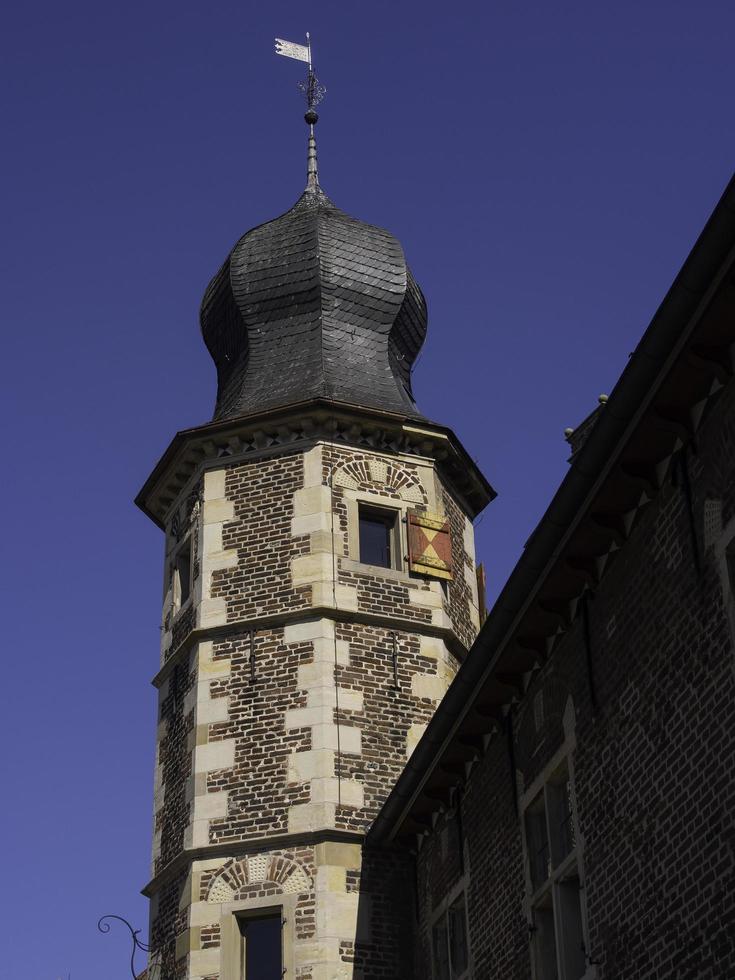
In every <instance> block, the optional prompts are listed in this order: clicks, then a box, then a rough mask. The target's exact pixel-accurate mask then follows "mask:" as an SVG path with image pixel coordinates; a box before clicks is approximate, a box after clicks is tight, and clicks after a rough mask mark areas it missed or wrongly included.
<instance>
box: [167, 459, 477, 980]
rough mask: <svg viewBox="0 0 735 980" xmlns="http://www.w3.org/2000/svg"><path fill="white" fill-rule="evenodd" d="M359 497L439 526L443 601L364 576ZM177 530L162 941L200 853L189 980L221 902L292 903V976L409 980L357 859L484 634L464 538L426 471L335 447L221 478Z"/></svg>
mask: <svg viewBox="0 0 735 980" xmlns="http://www.w3.org/2000/svg"><path fill="white" fill-rule="evenodd" d="M365 496H367V498H368V499H370V500H379V501H381V502H384V504H385V505H394V506H395V507H396V508H397V509H399V510H400V511H401V513H405V509H406V508H407V507H417V506H418V507H423V508H425V509H428V510H431V511H434V512H437V511H438V512H444V513H446V514H447V516H448V517H449V519H450V522H451V526H452V534H453V542H452V543H453V559H454V562H455V566H456V570H457V579H456V581H455V582H453V583H451V585H450V586H449V588H448V589H446V590H445V589H444V588H443V587H442V585H441V584H440V583H439V582H438V581H436V580H434V581H432V580H429V579H426V578H422V577H419V576H411V575H409V573H408V571H407V570H406V569H405V566H404V568H403V569H395V570H385V572H383V571H382V570H381V569H376V568H374V567H372V566H364V565H361V564H360V562H359V560H358V559H359V555H358V554H356V552H355V549H354V539H355V532H356V527H355V519H356V515H357V510H356V501H357V500H358V499H363V498H364V497H365ZM174 512H175V513H176V515H177V525H176V526H177V531H178V534H175V533H174V532H173V530H171V531H170V532H169V538H168V540H169V548H168V555H167V565H169V566H170V564H171V562H172V558H173V556H174V554H175V550H176V547H177V546H178V545H177V542H179V541H181V540H183V536H185V535H187V534H188V535H190V539H191V542H192V553H193V557H192V561H193V563H194V568H195V572H196V575H195V580H194V587H193V589H192V597H191V599H190V600H189V603H188V604H187V606H185V607H184V608H183V609H181V610H180V611H177V610H176V608H175V595H174V593H173V592H172V590H171V588H169V590H168V592H167V596H166V602H165V606H164V630H163V657H162V662H163V668H162V672H161V675H160V679H161V680H162V687H161V695H162V699H161V719H162V723H161V726H160V730H159V741H160V748H159V784H158V787H157V796H156V800H157V803H156V807H157V811H156V812H157V818H156V819H157V827H158V836H159V838H160V853H159V854H158V855H157V861H156V864H155V867H154V871H155V873H156V874H157V875H159V876H160V881H159V882H158V883H156V884H155V888H154V890H155V891H157V892H158V893H159V899H158V905H157V906H154V909H155V908H158V909H159V911H158V912H157V913H155V912H154V921H153V929H154V933H155V935H156V936H167V937H168V936H169V931H170V929H171V919H170V914H169V913H168V912H165V913H164V912H163V911H161V910H162V909H168V904H166V902H162V898H161V896H163V895H164V894H166V895H167V894H169V891H170V889H171V887H172V886H171V885H170V884H168V880H169V875H170V872H169V871H168V869H169V868H170V867H171V861H173V860H174V859H176V858H177V856H179V855H182V851H184V852H186V855H188V854H189V853H190V852H194V853H193V857H188V856H187V857H186V860H187V861H188V863H189V864H190V866H191V867H192V869H193V870H192V872H191V874H192V883H191V893H192V894H191V897H190V898H188V899H187V898H186V894H185V893H184V895H183V896H182V897H180V908H179V913H178V915H179V918H178V919H177V922H178V926H177V928H178V933H179V934H178V940H177V943H176V963H177V965H176V968H175V969H176V970H177V971H179V972H180V971H181V970H182V969H183V970H184V972H183V974H181V975H183V976H187V977H191V978H195V977H204V976H206V977H207V978H216V977H218V976H219V974H220V967H221V965H220V955H221V942H222V922H223V921H224V920H223V918H222V916H225V919H226V913H225V912H223V911H222V910H223V908H224V907H225V906H226V905H227V904H228V903H232V902H239V903H242V902H245V903H247V902H248V901H256V900H258V899H261V898H264V897H273V898H274V901H277V900H278V896H279V895H287V894H297V895H298V903H297V907H296V924H295V933H294V942H295V947H294V948H295V949H296V965H295V973H296V976H298V977H301V978H302V980H332V977H333V975H335V970H337V969H339V970H340V971H342V972H341V973H340V975H342V974H343V973H344V971H345V970H348V971H349V972H348V973H346V974H344V975H346V976H347V975H349V976H352V975H353V974H354V977H355V978H357V977H361V978H363V980H371V978H373V977H374V978H375V980H381V978H387V977H389V976H398V975H407V974H405V972H401V971H404V969H405V968H406V963H409V962H410V956H411V943H410V942H408V943H407V942H406V937H407V936H408V935H409V926H408V925H406V923H405V922H404V920H403V918H402V916H403V915H404V911H405V910H403V909H402V910H401V912H400V914H399V915H398V916H396V915H395V914H394V912H393V911H390V910H391V901H392V894H391V892H392V893H395V894H397V893H398V889H399V885H400V887H404V886H405V881H404V880H403V878H404V877H405V876H401V875H402V873H401V875H399V873H398V869H399V868H400V867H402V866H403V865H401V864H400V862H399V864H394V865H391V866H390V867H388V866H386V865H385V864H381V861H382V858H381V857H380V856H375V857H373V858H371V859H370V861H369V862H367V859H364V858H363V855H362V853H361V847H360V846H359V842H360V840H361V838H362V835H363V834H364V832H365V831H366V830H367V828H368V826H369V824H370V821H371V820H372V819H373V818H374V816H375V814H376V813H377V811H378V809H379V807H380V805H381V804H382V802H383V800H384V799H385V797H386V796H387V794H388V792H389V791H390V789H391V787H392V786H393V784H394V782H395V780H396V779H397V777H398V775H399V774H400V772H401V771H402V769H403V767H404V766H405V763H406V760H407V758H408V755H409V754H410V752H411V751H412V749H413V746H414V745H415V743H416V741H417V740H418V738H419V737H420V735H421V733H422V731H423V730H424V728H425V726H426V724H427V723H428V721H429V719H430V717H431V715H432V713H433V711H434V710H435V708H436V705H437V703H438V701H439V700H440V699H441V697H442V696H443V694H444V692H445V690H446V688H447V686H448V685H449V683H450V681H451V679H452V677H453V676H454V674H455V672H456V670H457V668H458V665H459V656H460V655H461V652H462V647H463V645H467V644H468V643H469V642H471V638H472V635H473V633H474V629H475V628H476V624H477V609H476V606H477V602H476V594H474V593H473V591H472V588H471V583H472V582H473V581H474V554H473V544H472V528H471V524H470V522H469V521H468V520H467V519H466V518H465V516H464V515H463V513H462V511H461V508H460V507H459V505H458V503H457V502H456V501H455V500H454V499H453V498H452V496H451V494H450V493H449V491H448V490H447V488H446V487H445V486H443V484H442V482H441V480H440V479H439V477H438V476H437V474H436V473H435V471H434V469H433V468H432V466H431V465H430V464H429V463H428V462H427V461H426V460H421V461H413V460H412V459H410V458H407V457H405V456H400V457H398V456H396V457H395V458H391V457H389V456H387V455H386V454H384V453H382V454H381V453H374V452H370V451H367V450H358V449H353V450H350V449H347V448H345V447H341V448H335V447H332V446H331V445H316V446H310V447H302V448H299V449H298V450H294V449H290V450H286V451H284V452H283V453H282V454H280V455H271V456H267V457H265V458H262V459H259V460H252V459H248V460H237V459H234V460H233V459H228V460H226V461H224V460H223V462H222V465H221V467H219V468H215V469H209V470H207V471H206V472H205V473H204V477H203V479H202V480H199V481H198V482H196V484H195V485H194V489H192V487H188V488H187V489H186V490H185V491H184V493H182V499H181V501H179V502H178V503H177V505H176V506H175V508H174ZM401 533H402V535H404V536H405V529H404V528H403V526H402V527H401ZM335 571H336V576H335V575H334V572H335ZM470 573H471V574H470ZM169 579H170V571H169ZM394 644H395V647H394ZM394 649H395V673H394ZM396 678H397V681H398V683H397V685H396V683H395V681H396ZM174 691H175V692H176V694H175V697H174V695H173V693H172V692H174ZM330 833H333V834H336V835H339V834H342V835H345V834H348V835H349V834H351V835H352V837H348V838H347V839H346V840H345V837H344V836H342V837H341V838H340V837H339V836H337V837H335V838H334V840H332V839H331V838H330V837H329V834H330ZM315 834H319V835H321V836H320V840H323V841H324V842H323V843H315V841H314V835H315ZM286 840H287V842H288V843H287V846H286V844H285V843H284V841H286ZM350 841H351V842H350ZM206 853H211V858H207V859H201V856H202V854H206ZM192 862H193V863H192ZM279 862H286V863H285V864H283V865H282V864H279ZM380 868H382V871H381V872H380V873H379V869H380ZM284 869H285V870H284ZM381 874H382V875H383V878H382V879H381ZM177 880H178V879H177ZM381 881H382V882H383V883H382V885H381ZM390 882H392V884H390V885H388V884H387V883H390ZM381 888H382V889H383V890H381ZM385 888H388V891H385V890H384V889H385ZM297 889H298V891H297ZM404 890H405V889H404ZM409 899H410V895H409ZM187 903H188V904H187ZM411 907H412V906H411ZM389 911H390V915H389ZM182 963H184V964H185V965H184V966H183V967H182ZM171 969H173V967H171ZM171 975H172V976H173V975H174V974H173V973H172V974H171ZM176 975H177V976H178V975H179V974H178V973H177V974H176ZM163 980H168V978H167V977H165V976H164V977H163Z"/></svg>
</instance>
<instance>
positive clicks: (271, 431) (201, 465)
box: [135, 399, 495, 528]
mask: <svg viewBox="0 0 735 980" xmlns="http://www.w3.org/2000/svg"><path fill="white" fill-rule="evenodd" d="M321 441H324V442H332V443H338V444H340V443H341V444H343V445H346V446H352V447H354V448H368V449H372V450H375V451H378V452H389V453H403V454H407V455H414V456H421V457H424V458H429V459H433V460H434V461H435V462H436V463H437V465H438V467H439V469H440V470H441V472H442V474H443V476H444V477H445V479H446V480H447V481H448V483H449V485H450V487H451V489H452V490H453V492H454V493H455V495H456V496H457V498H458V500H459V502H460V504H461V505H462V506H463V507H464V509H465V510H466V512H467V514H468V516H469V517H470V518H473V519H474V518H475V517H476V516H477V514H479V513H480V511H481V510H483V509H484V507H485V506H486V505H487V504H488V503H489V502H490V501H491V500H492V499H493V498H494V497H495V491H494V490H493V488H492V487H491V486H490V484H489V483H488V481H487V480H486V479H485V477H484V476H483V474H482V473H481V472H480V469H479V468H478V466H477V464H476V463H475V462H474V461H473V460H472V458H471V457H470V456H469V455H468V453H467V451H466V450H465V448H464V447H463V445H462V443H461V442H460V441H459V439H458V438H457V436H456V435H455V434H454V433H453V432H452V430H451V429H448V428H446V427H445V426H441V425H437V424H436V423H435V422H424V421H417V420H416V419H412V418H408V417H406V416H401V415H395V414H393V413H389V412H380V411H377V410H373V409H367V408H356V407H354V406H351V405H346V404H342V403H339V402H332V401H328V400H326V399H314V400H312V401H308V402H300V403H298V404H294V405H290V406H287V407H285V408H281V409H278V410H275V411H270V412H261V413H258V414H255V415H248V416H244V417H242V418H238V419H231V420H227V421H224V422H210V423H209V424H207V425H203V426H198V427H197V428H193V429H185V430H183V431H181V432H178V433H177V434H176V435H175V436H174V438H173V440H172V442H171V443H170V445H169V447H168V449H167V450H166V451H165V453H164V454H163V456H162V457H161V459H160V460H159V462H158V463H157V464H156V466H155V468H154V470H153V472H152V473H151V475H150V476H149V478H148V479H147V480H146V482H145V484H144V485H143V488H142V489H141V491H140V493H139V494H138V496H137V497H136V498H135V503H136V504H137V505H138V507H140V508H141V510H142V511H143V512H144V513H145V514H147V515H148V516H149V517H150V518H151V520H152V521H153V522H154V523H155V524H157V525H158V526H159V527H161V528H163V527H164V525H165V522H166V517H167V514H168V513H169V511H170V508H171V506H172V505H173V504H174V502H175V501H176V500H177V499H178V497H179V495H180V494H181V492H182V490H183V489H184V488H185V487H186V485H187V484H188V483H189V482H190V481H191V480H192V479H193V478H194V477H195V476H196V475H197V474H198V473H199V472H201V471H202V470H204V469H207V468H210V467H212V466H221V465H222V460H223V459H228V458H231V459H232V461H233V462H234V461H236V460H238V459H248V460H250V459H258V458H263V457H267V456H272V455H275V454H278V453H282V452H284V450H288V449H291V448H293V449H296V448H299V447H304V448H305V447H307V446H308V445H311V444H314V443H317V442H321Z"/></svg>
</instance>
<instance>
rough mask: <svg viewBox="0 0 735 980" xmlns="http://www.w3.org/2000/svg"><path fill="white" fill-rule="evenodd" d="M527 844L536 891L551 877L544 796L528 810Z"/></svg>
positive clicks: (532, 882)
mask: <svg viewBox="0 0 735 980" xmlns="http://www.w3.org/2000/svg"><path fill="white" fill-rule="evenodd" d="M526 846H527V848H528V862H529V865H530V871H531V887H532V888H533V890H534V891H535V890H536V889H537V888H538V887H539V885H540V884H542V883H543V882H544V881H546V879H547V878H548V877H549V872H550V870H551V869H550V854H549V836H548V834H547V831H546V814H545V813H544V800H543V796H538V797H537V798H536V800H534V802H533V803H532V804H531V806H530V807H529V808H528V810H527V811H526Z"/></svg>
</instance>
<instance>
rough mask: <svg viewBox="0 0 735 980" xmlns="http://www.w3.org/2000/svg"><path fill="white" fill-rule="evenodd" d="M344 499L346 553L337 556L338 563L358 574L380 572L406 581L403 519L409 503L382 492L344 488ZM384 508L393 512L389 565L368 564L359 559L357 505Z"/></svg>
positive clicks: (383, 509) (375, 573)
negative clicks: (345, 509) (391, 559)
mask: <svg viewBox="0 0 735 980" xmlns="http://www.w3.org/2000/svg"><path fill="white" fill-rule="evenodd" d="M344 500H345V503H346V505H347V554H346V555H344V556H342V558H341V567H342V568H343V569H344V570H345V571H354V572H357V573H358V574H360V573H362V574H371V575H381V576H384V577H386V578H394V579H399V580H401V581H407V580H409V579H410V578H411V576H410V573H409V571H408V566H407V564H406V554H407V549H408V544H407V538H406V531H405V522H406V513H407V512H408V509H409V507H411V506H413V505H412V504H409V503H405V502H404V501H402V500H396V499H395V498H393V497H387V496H385V495H383V494H377V493H370V492H367V491H351V490H346V491H345V493H344ZM361 508H365V509H368V510H374V511H376V512H378V511H384V512H386V513H389V514H395V524H394V531H393V540H392V542H391V544H392V552H393V564H392V566H391V567H390V568H387V567H385V566H384V565H368V564H366V563H365V562H362V561H360V509H361Z"/></svg>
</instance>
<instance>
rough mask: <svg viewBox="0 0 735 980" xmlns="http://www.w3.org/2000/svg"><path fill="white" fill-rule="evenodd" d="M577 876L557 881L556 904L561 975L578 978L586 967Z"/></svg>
mask: <svg viewBox="0 0 735 980" xmlns="http://www.w3.org/2000/svg"><path fill="white" fill-rule="evenodd" d="M580 899H581V895H580V889H579V878H578V877H577V876H576V875H572V876H571V877H570V878H568V879H566V880H565V881H562V882H560V883H559V891H558V905H559V919H560V929H559V932H560V934H561V946H562V948H561V961H562V969H563V971H564V973H563V975H564V976H565V977H569V978H570V980H579V977H581V976H583V975H584V972H585V969H586V966H587V964H586V962H585V953H584V936H583V935H582V908H581V904H580Z"/></svg>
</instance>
